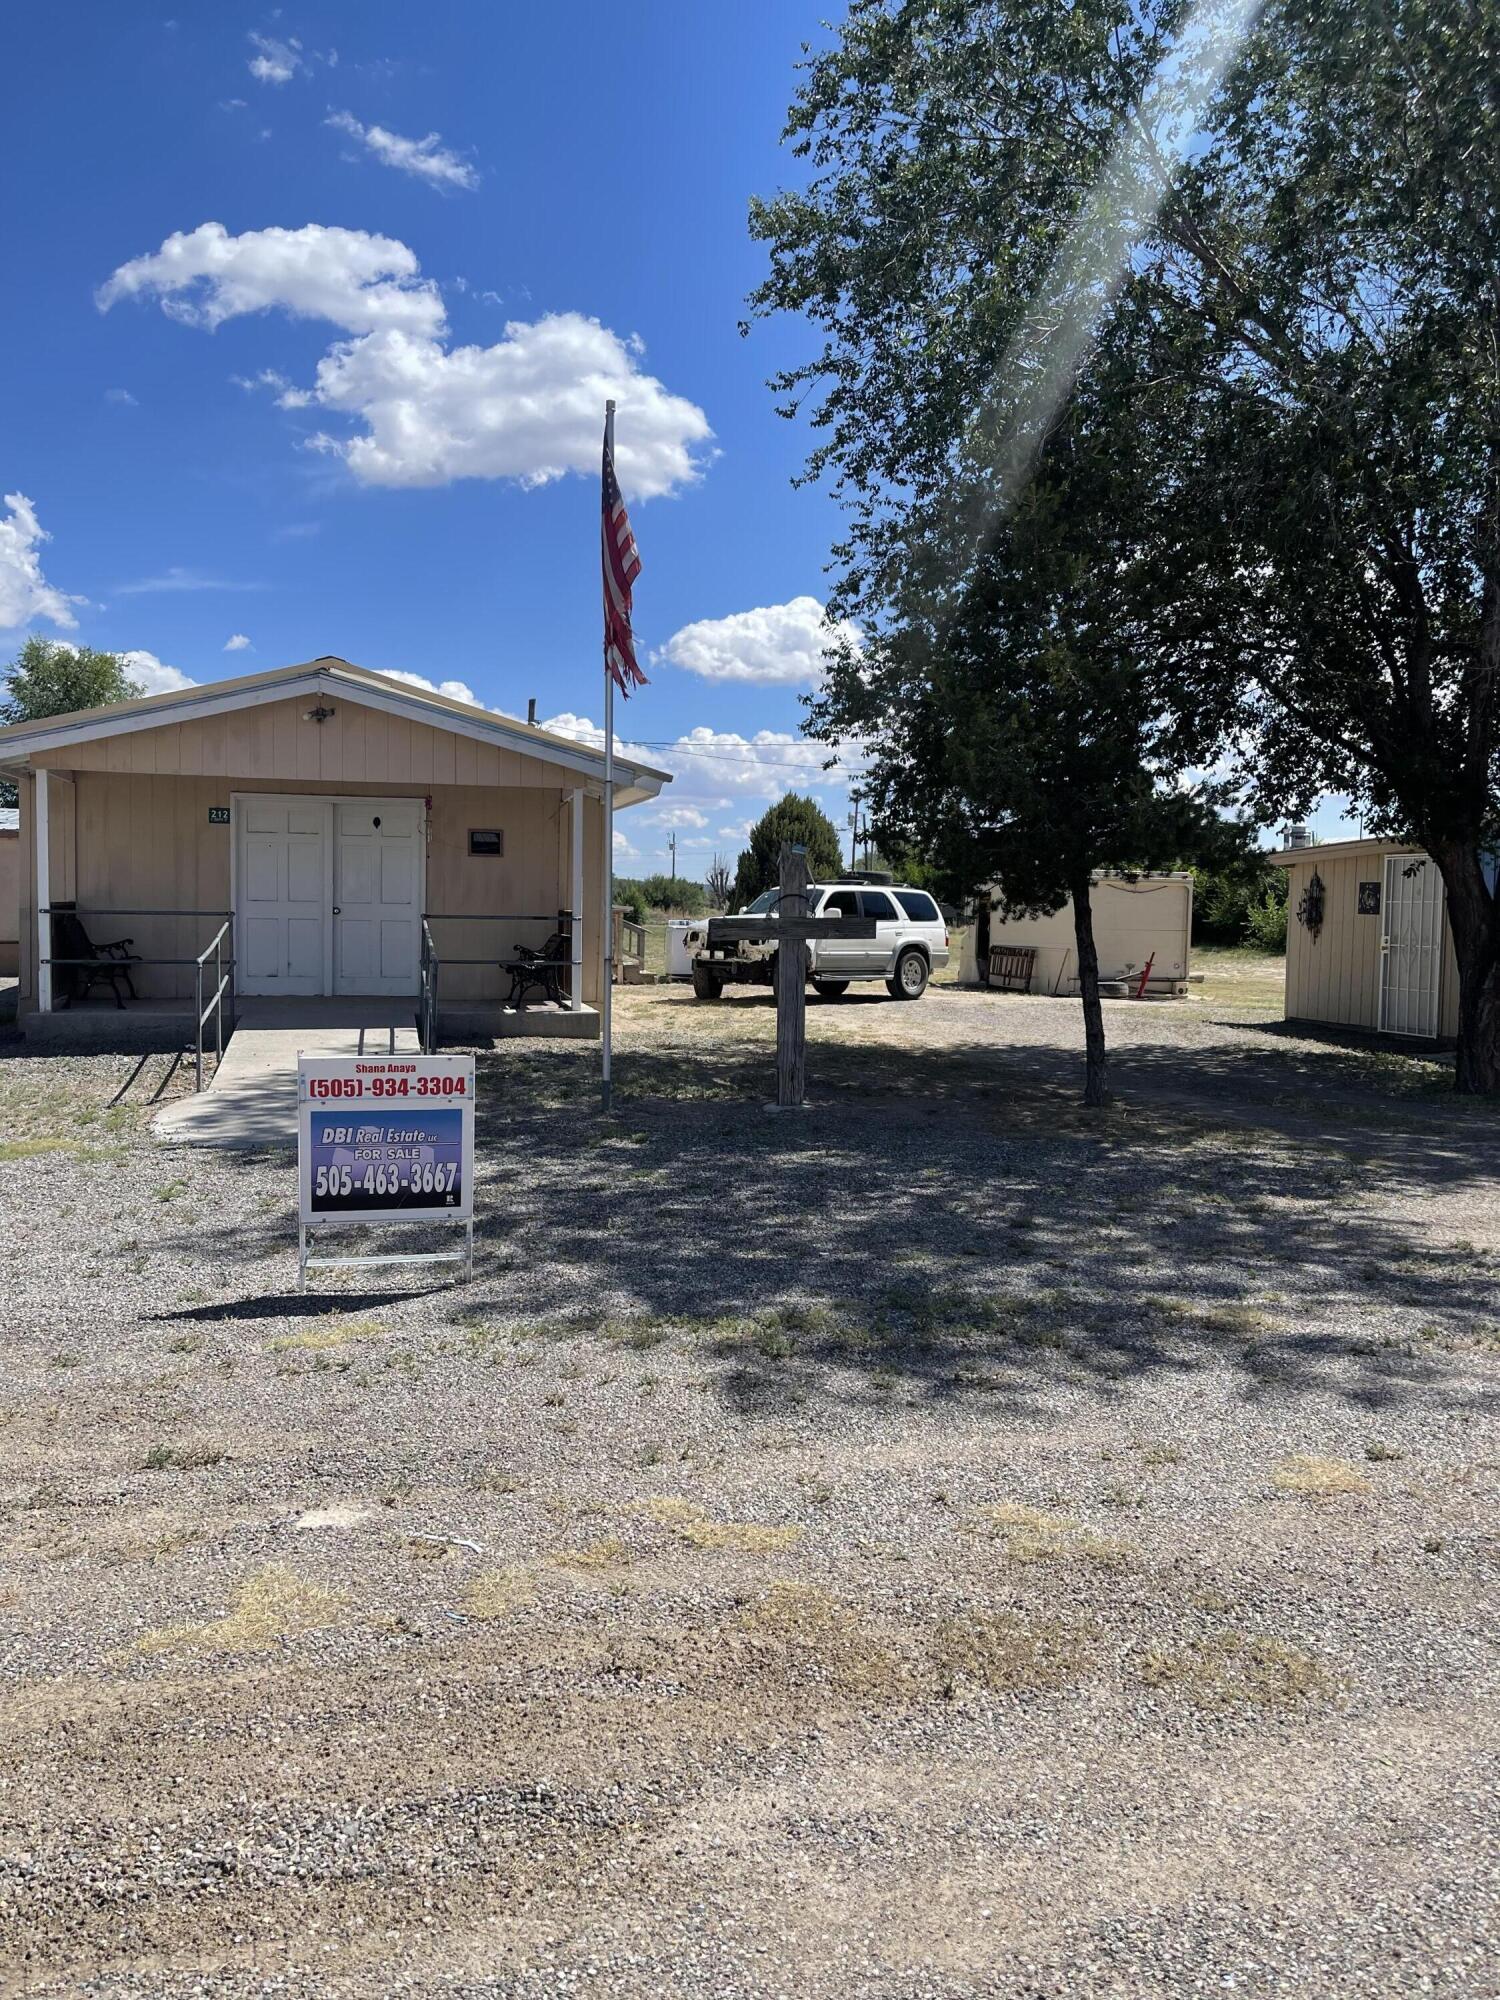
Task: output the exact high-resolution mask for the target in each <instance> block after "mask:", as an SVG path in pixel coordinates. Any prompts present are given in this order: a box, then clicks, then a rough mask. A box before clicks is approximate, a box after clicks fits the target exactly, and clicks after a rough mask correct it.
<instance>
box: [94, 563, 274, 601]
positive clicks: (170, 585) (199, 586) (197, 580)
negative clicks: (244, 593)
mask: <svg viewBox="0 0 1500 2000" xmlns="http://www.w3.org/2000/svg"><path fill="white" fill-rule="evenodd" d="M264 589H265V585H264V584H263V583H236V582H235V581H234V579H233V578H232V577H226V576H205V575H204V574H203V572H202V571H201V570H196V569H185V568H184V567H183V566H182V564H181V563H173V565H172V566H171V568H170V569H166V570H163V572H162V573H161V575H160V576H142V577H138V578H137V579H136V581H135V582H134V583H122V584H120V585H119V586H118V592H119V595H120V596H121V597H145V596H148V595H151V594H153V593H155V592H158V591H168V592H180V591H195V590H264Z"/></svg>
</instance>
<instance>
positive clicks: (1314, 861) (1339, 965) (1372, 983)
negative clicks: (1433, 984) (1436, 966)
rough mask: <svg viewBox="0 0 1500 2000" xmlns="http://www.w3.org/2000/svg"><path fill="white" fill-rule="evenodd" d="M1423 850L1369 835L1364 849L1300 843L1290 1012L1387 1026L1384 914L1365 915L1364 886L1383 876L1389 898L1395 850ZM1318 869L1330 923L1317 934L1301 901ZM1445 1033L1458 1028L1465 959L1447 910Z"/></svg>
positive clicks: (1291, 897)
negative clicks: (1303, 919)
mask: <svg viewBox="0 0 1500 2000" xmlns="http://www.w3.org/2000/svg"><path fill="white" fill-rule="evenodd" d="M1418 853H1420V849H1417V848H1413V847H1408V846H1404V845H1402V844H1400V843H1398V842H1394V841H1391V842H1384V841H1373V840H1372V841H1369V842H1367V843H1365V844H1364V845H1363V846H1362V847H1361V848H1360V849H1359V851H1357V852H1354V853H1343V854H1337V855H1330V854H1325V853H1322V852H1320V850H1319V849H1318V848H1316V847H1309V848H1306V849H1298V850H1297V851H1296V857H1295V859H1292V860H1289V861H1286V862H1285V863H1283V865H1284V866H1285V868H1286V871H1287V936H1286V943H1287V951H1286V1017H1287V1019H1288V1020H1289V1021H1326V1022H1328V1023H1329V1024H1330V1025H1331V1026H1335V1027H1346V1028H1362V1029H1365V1030H1367V1031H1368V1032H1369V1033H1371V1034H1374V1033H1377V1032H1378V1031H1379V1027H1380V976H1381V966H1380V957H1381V954H1380V940H1381V936H1382V923H1383V918H1382V917H1381V916H1361V915H1360V913H1359V885H1360V883H1361V882H1379V883H1380V884H1381V889H1382V900H1383V897H1384V884H1385V864H1386V859H1387V857H1388V856H1390V855H1393V854H1399V855H1416V854H1418ZM1314 872H1316V873H1317V874H1318V875H1319V876H1320V877H1321V878H1322V882H1323V892H1324V893H1323V926H1322V929H1321V931H1320V932H1319V934H1318V935H1317V937H1314V936H1313V935H1312V934H1311V933H1310V932H1309V931H1308V930H1307V928H1306V926H1305V925H1303V924H1301V923H1299V922H1298V920H1297V906H1298V904H1299V903H1300V902H1301V901H1302V899H1303V897H1304V896H1305V894H1306V892H1307V886H1308V884H1309V882H1310V881H1311V880H1312V877H1313V874H1314ZM1438 1032H1439V1034H1440V1036H1441V1037H1442V1038H1444V1039H1445V1040H1451V1039H1453V1038H1455V1037H1456V1036H1457V1034H1458V964H1457V961H1456V960H1455V958H1454V955H1453V937H1452V933H1451V931H1450V930H1449V928H1448V915H1447V909H1446V905H1445V907H1444V912H1443V966H1442V971H1441V973H1440V975H1439V983H1438Z"/></svg>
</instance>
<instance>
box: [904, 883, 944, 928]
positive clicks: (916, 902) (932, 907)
mask: <svg viewBox="0 0 1500 2000" xmlns="http://www.w3.org/2000/svg"><path fill="white" fill-rule="evenodd" d="M896 901H897V902H898V903H899V904H900V905H901V907H902V909H903V910H905V912H906V914H907V915H908V916H909V917H910V918H911V920H912V922H913V923H917V924H940V923H941V922H942V921H943V917H942V912H941V911H940V910H939V909H938V906H937V904H936V903H935V902H933V900H932V898H931V896H929V895H928V894H927V892H926V890H925V889H898V890H897V891H896Z"/></svg>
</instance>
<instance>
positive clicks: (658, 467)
mask: <svg viewBox="0 0 1500 2000" xmlns="http://www.w3.org/2000/svg"><path fill="white" fill-rule="evenodd" d="M639 353H640V350H639V346H638V344H636V343H634V342H629V341H625V340H622V339H621V338H620V336H619V335H618V334H616V333H613V332H611V330H610V329H609V328H608V327H606V326H601V325H600V323H599V321H598V320H596V319H587V318H585V316H584V315H583V314H582V313H575V312H564V313H547V314H545V315H544V316H543V317H542V318H541V319H538V320H531V321H524V320H512V321H510V322H509V323H508V325H507V326H506V328H505V335H504V338H503V339H501V340H498V341H496V342H495V344H494V345H493V346H492V347H454V348H445V347H444V346H443V345H442V344H441V343H440V342H438V341H436V340H431V339H426V338H414V337H412V336H409V335H408V334H406V333H405V332H404V331H401V330H399V329H396V328H391V329H389V330H388V331H385V332H381V333H376V334H371V335H370V336H368V337H367V338H366V339H363V340H352V341H345V342H342V343H340V344H339V345H338V346H336V347H334V348H332V349H331V350H330V351H329V352H328V353H327V354H326V355H325V356H324V357H323V359H322V360H321V361H320V362H319V364H318V373H317V387H316V390H315V395H316V398H317V401H318V402H319V403H320V404H321V405H322V406H323V407H324V408H325V409H329V410H336V411H339V412H342V413H343V414H345V415H347V416H350V417H353V418H356V419H357V420H359V421H361V422H362V423H363V424H364V426H365V430H364V432H363V434H362V435H360V436H356V437H353V438H350V439H348V440H346V441H338V440H335V439H330V438H323V439H320V440H319V443H320V444H321V445H322V446H323V448H325V449H328V450H332V451H335V452H337V453H338V454H339V455H340V456H341V457H342V458H343V459H344V460H345V461H346V463H347V464H348V466H349V469H350V470H351V471H352V472H353V473H354V475H355V477H356V478H357V479H360V480H362V481H363V482H364V483H365V484H366V485H369V486H443V485H446V484H447V483H448V482H449V481H450V480H454V479H515V480H519V481H520V483H521V484H522V485H523V486H545V485H548V484H550V483H551V482H552V481H553V480H556V479H561V478H562V477H563V476H564V475H565V474H566V473H569V472H580V473H585V474H588V475H592V476H595V477H597V474H598V468H599V440H600V433H601V430H602V427H603V417H604V404H605V401H606V400H607V399H608V398H613V399H614V400H615V402H616V403H617V404H618V406H619V414H618V417H617V419H616V422H617V425H618V432H617V444H616V451H615V463H616V465H617V467H618V470H619V474H620V483H621V485H622V486H623V487H624V488H625V489H626V491H627V492H629V493H631V494H632V495H635V496H638V497H640V498H643V499H649V498H651V497H653V496H655V495H658V494H662V493H670V492H671V491H672V490H673V488H674V487H677V486H683V485H688V484H690V483H691V482H692V481H694V480H695V479H697V478H698V477H699V466H698V464H697V462H696V460H695V459H694V456H693V447H694V446H695V445H699V444H702V443H704V442H705V441H706V440H707V439H708V438H710V437H711V436H712V432H711V431H710V429H709V425H708V419H707V418H706V417H705V416H704V414H703V412H702V411H701V410H700V409H699V408H698V407H697V405H696V404H694V403H690V402H688V401H687V400H686V399H685V398H684V397H682V396H674V395H672V394H671V393H670V392H669V391H668V390H667V389H666V388H665V387H663V385H662V384H661V383H660V382H659V381H658V380H657V379H656V377H655V376H653V375H647V374H644V373H642V371H641V369H640V368H639V366H638V360H639Z"/></svg>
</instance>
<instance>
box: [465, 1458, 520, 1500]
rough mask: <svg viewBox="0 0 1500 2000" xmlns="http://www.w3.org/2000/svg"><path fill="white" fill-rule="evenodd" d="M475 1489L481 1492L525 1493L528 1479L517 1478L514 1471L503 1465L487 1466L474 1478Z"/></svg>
mask: <svg viewBox="0 0 1500 2000" xmlns="http://www.w3.org/2000/svg"><path fill="white" fill-rule="evenodd" d="M474 1487H475V1491H476V1492H479V1493H501V1494H504V1493H524V1492H525V1490H526V1481H525V1480H524V1479H517V1478H516V1477H515V1475H514V1473H510V1472H507V1471H506V1470H505V1468H504V1467H503V1466H499V1465H496V1466H486V1467H485V1469H484V1471H483V1472H481V1473H479V1474H478V1475H477V1476H476V1478H475V1480H474Z"/></svg>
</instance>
